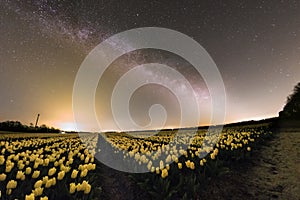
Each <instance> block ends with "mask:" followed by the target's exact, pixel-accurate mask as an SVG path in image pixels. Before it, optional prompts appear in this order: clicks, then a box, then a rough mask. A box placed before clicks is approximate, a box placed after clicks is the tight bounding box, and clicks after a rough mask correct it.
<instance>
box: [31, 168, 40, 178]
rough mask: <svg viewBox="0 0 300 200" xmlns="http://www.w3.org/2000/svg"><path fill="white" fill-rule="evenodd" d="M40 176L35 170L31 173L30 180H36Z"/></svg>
mask: <svg viewBox="0 0 300 200" xmlns="http://www.w3.org/2000/svg"><path fill="white" fill-rule="evenodd" d="M39 176H40V171H38V170H36V171H34V172H33V173H32V178H37V177H39Z"/></svg>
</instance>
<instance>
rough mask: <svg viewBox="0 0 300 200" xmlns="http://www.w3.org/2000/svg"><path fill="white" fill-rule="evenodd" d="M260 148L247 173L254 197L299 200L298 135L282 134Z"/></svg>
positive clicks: (298, 133)
mask: <svg viewBox="0 0 300 200" xmlns="http://www.w3.org/2000/svg"><path fill="white" fill-rule="evenodd" d="M275 137H276V138H275V139H274V140H272V141H271V142H270V143H269V145H268V146H265V147H263V148H262V151H261V154H260V156H261V157H260V158H255V160H254V163H255V165H254V167H253V168H252V170H251V171H249V174H245V175H246V176H247V175H248V176H249V178H251V179H250V180H249V181H250V182H249V187H250V188H249V191H251V189H252V188H253V187H254V188H253V191H254V193H253V195H254V196H256V197H258V198H259V197H266V198H268V199H269V198H274V199H276V198H278V199H295V200H296V199H298V200H299V199H300V132H286V131H281V132H279V133H278V135H276V136H275ZM259 199H261V198H259Z"/></svg>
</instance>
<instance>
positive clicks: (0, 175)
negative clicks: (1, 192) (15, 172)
mask: <svg viewBox="0 0 300 200" xmlns="http://www.w3.org/2000/svg"><path fill="white" fill-rule="evenodd" d="M5 179H6V174H4V173H2V174H0V181H5Z"/></svg>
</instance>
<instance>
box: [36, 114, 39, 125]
mask: <svg viewBox="0 0 300 200" xmlns="http://www.w3.org/2000/svg"><path fill="white" fill-rule="evenodd" d="M39 118H40V114H38V115H37V118H36V121H35V127H37V125H38V122H39Z"/></svg>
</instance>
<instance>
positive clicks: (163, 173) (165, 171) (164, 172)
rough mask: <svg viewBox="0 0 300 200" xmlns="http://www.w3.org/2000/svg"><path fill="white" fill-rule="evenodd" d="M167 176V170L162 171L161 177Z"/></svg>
mask: <svg viewBox="0 0 300 200" xmlns="http://www.w3.org/2000/svg"><path fill="white" fill-rule="evenodd" d="M167 176H168V170H167V169H163V170H162V172H161V177H162V178H166V177H167Z"/></svg>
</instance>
